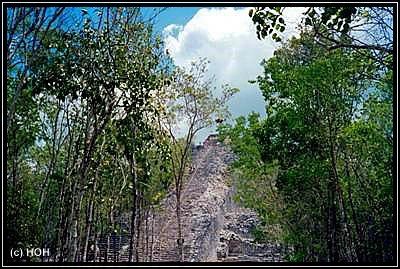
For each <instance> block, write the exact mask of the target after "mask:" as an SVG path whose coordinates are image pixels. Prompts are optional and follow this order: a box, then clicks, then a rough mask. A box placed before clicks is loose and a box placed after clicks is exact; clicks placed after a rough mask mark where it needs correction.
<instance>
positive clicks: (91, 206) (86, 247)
mask: <svg viewBox="0 0 400 269" xmlns="http://www.w3.org/2000/svg"><path fill="white" fill-rule="evenodd" d="M97 177H98V173H97V172H96V176H95V178H94V179H93V180H94V182H93V189H92V193H91V194H90V198H89V205H88V212H87V223H86V229H85V230H86V232H85V237H84V238H85V243H84V248H83V258H82V260H83V261H84V262H86V261H87V253H88V250H89V238H90V235H91V233H92V225H93V215H94V195H95V193H96V186H97Z"/></svg>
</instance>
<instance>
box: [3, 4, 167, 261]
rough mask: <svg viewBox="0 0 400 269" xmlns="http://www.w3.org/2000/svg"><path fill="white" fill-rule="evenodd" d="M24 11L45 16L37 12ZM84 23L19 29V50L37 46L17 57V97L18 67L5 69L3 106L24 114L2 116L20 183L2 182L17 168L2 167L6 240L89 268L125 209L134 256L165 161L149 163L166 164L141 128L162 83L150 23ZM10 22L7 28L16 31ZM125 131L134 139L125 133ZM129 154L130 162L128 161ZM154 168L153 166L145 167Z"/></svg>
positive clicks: (135, 16)
mask: <svg viewBox="0 0 400 269" xmlns="http://www.w3.org/2000/svg"><path fill="white" fill-rule="evenodd" d="M56 10H57V9H56ZM14 12H15V14H19V13H18V12H20V13H21V12H22V13H23V12H24V11H18V9H16V10H14ZM30 12H31V13H32V12H34V13H32V14H36V15H40V14H42V12H43V14H45V15H46V16H47V15H48V14H51V13H49V11H48V10H47V11H43V10H42V9H40V8H38V9H33V10H32V11H30ZM94 14H95V15H89V13H88V12H82V17H83V20H82V27H81V28H79V27H78V28H77V29H71V28H68V29H66V28H65V27H63V28H52V27H50V26H48V25H51V24H48V25H47V24H46V27H47V26H48V29H47V28H46V31H42V30H41V29H40V28H38V29H36V28H35V27H38V25H35V24H34V23H32V24H31V25H30V24H27V23H28V19H26V21H24V22H22V23H23V24H24V25H28V26H29V25H30V26H29V27H31V28H33V30H32V29H31V30H32V31H33V33H35V34H36V35H35V36H34V37H32V39H30V37H29V36H28V39H27V40H25V43H27V41H29V42H31V41H32V40H33V41H35V42H36V43H37V44H40V45H37V47H36V48H35V50H34V53H33V52H32V51H31V52H29V51H26V50H24V51H21V53H20V56H18V57H21V58H23V59H24V61H25V65H26V66H27V70H28V71H26V72H27V74H28V78H27V79H26V82H24V85H25V86H24V87H26V89H25V88H24V87H22V88H21V89H22V90H23V91H22V92H21V93H23V95H22V96H23V98H21V93H20V94H19V97H18V98H17V97H16V94H15V91H13V89H14V87H17V85H18V83H19V82H20V80H19V78H18V77H16V76H15V74H19V73H18V72H19V71H18V70H20V68H19V67H18V68H15V67H13V66H8V72H9V73H8V74H9V75H10V79H9V80H8V83H9V88H8V91H7V93H8V99H7V102H8V107H9V108H12V105H13V104H17V103H18V104H19V103H20V102H25V106H22V105H18V106H15V108H16V109H17V110H15V111H18V114H19V113H20V112H19V110H21V113H22V114H21V115H23V116H24V117H26V118H27V119H26V120H25V119H24V121H26V124H24V125H22V124H21V122H20V121H21V116H19V115H17V114H15V113H14V116H12V113H11V112H12V111H11V110H10V113H9V114H10V115H11V117H10V122H11V123H12V124H14V127H10V126H8V129H7V130H8V132H10V133H11V132H14V133H15V134H16V137H17V136H18V137H17V138H18V139H19V142H21V143H24V148H23V149H24V155H22V154H20V156H18V158H20V159H21V161H20V163H19V164H18V166H19V169H21V171H23V174H24V175H26V177H27V178H26V179H24V182H23V184H22V182H21V181H18V180H12V178H14V179H15V178H18V177H15V176H14V177H13V173H12V171H13V169H12V167H16V165H15V164H17V162H14V163H13V162H11V161H10V162H9V165H8V169H7V171H8V173H7V174H8V175H10V176H9V178H10V181H8V184H7V189H8V194H10V195H8V197H10V198H11V200H8V201H7V202H8V203H7V218H8V221H7V228H8V231H9V232H8V233H7V234H8V235H9V238H10V241H11V240H12V242H18V245H19V246H21V247H29V246H33V245H41V246H43V247H46V246H48V247H51V248H52V249H55V250H57V251H54V252H52V257H51V260H60V261H65V260H68V261H82V260H83V261H87V260H89V259H91V258H89V256H91V255H92V254H91V253H90V248H91V245H92V244H96V238H98V237H101V236H103V234H102V233H103V232H104V233H106V234H107V235H111V234H114V233H120V234H121V232H122V229H119V228H118V225H119V224H118V223H117V220H119V219H122V218H123V217H124V216H123V215H124V214H126V212H127V211H128V210H129V209H128V205H132V202H133V201H135V202H136V205H135V206H134V207H133V208H132V214H133V215H135V216H136V212H138V216H139V219H140V220H138V219H137V218H132V219H131V220H130V221H131V223H132V226H131V227H132V229H131V231H130V233H131V235H132V236H131V237H132V240H133V239H135V244H136V250H137V249H138V247H139V240H138V239H139V231H140V229H143V223H141V221H142V220H143V219H144V211H143V210H142V209H145V210H148V209H149V208H150V207H151V206H154V204H156V203H158V202H159V200H160V199H161V198H162V194H161V195H160V193H162V192H164V191H165V189H166V186H165V185H168V183H169V180H168V174H169V170H168V169H169V164H168V160H165V158H164V157H159V156H157V155H160V154H164V155H165V156H168V155H167V154H166V153H167V152H168V141H167V140H166V139H164V138H163V137H160V136H157V135H155V134H160V132H159V130H156V126H152V125H150V124H149V122H155V121H156V119H157V117H159V114H160V109H161V107H160V106H159V103H158V102H156V99H155V97H154V96H157V94H156V93H157V92H158V91H161V88H162V82H163V78H164V75H163V72H164V71H163V62H164V58H163V57H164V55H163V53H162V51H163V50H162V48H161V39H160V38H159V37H155V36H154V35H153V32H152V21H151V20H150V21H145V20H144V18H143V17H142V16H141V12H140V9H139V8H99V9H96V10H94ZM16 18H17V17H16V16H14V17H12V19H10V20H11V22H13V20H14V21H16V23H20V22H18V20H17V19H16ZM46 18H47V17H46ZM51 18H52V17H51ZM44 23H46V22H44ZM10 25H11V26H12V25H13V24H12V23H11V24H10ZM11 26H10V28H11V29H12V27H11ZM39 26H40V25H39ZM19 27H25V26H19ZM66 27H68V25H66ZM18 31H19V30H18ZM11 32H12V31H11ZM28 34H29V33H28ZM28 34H27V35H28ZM10 36H12V35H11V33H10ZM36 43H34V42H33V44H36ZM22 44H24V42H22ZM10 46H11V47H12V48H13V46H12V45H10ZM15 55H17V54H15ZM16 59H19V58H16ZM13 68H14V69H13ZM15 70H17V71H15ZM17 88H18V87H17ZM14 100H17V101H18V102H17V103H15V102H14ZM13 102H14V103H13ZM25 110H26V111H25ZM35 117H36V118H35ZM17 127H18V128H17ZM131 127H132V128H133V129H134V130H136V131H135V132H134V133H129V131H130V130H132V129H131ZM14 130H15V131H14ZM119 132H121V133H119ZM122 132H127V133H122ZM24 140H25V141H24ZM27 140H29V141H27ZM7 142H8V145H9V146H10V147H9V149H10V150H12V151H14V149H15V151H14V153H15V152H17V153H18V152H21V150H20V149H19V147H20V146H19V142H18V141H15V140H11V139H9V140H8V141H7ZM131 146H132V147H131ZM141 147H142V148H143V149H145V151H144V152H142V148H141ZM13 148H14V149H13ZM104 152H105V153H104ZM14 153H11V151H10V152H9V153H8V154H11V155H12V156H14V155H15V154H14ZM132 155H133V156H135V158H139V160H138V161H137V162H134V161H131V162H130V158H129V157H130V156H132ZM18 158H17V157H16V158H15V160H17V159H18ZM155 159H157V160H160V161H162V162H164V163H163V165H156V166H155V168H152V167H150V164H151V163H153V162H154V160H155ZM129 169H131V170H129ZM14 171H15V170H14ZM125 171H133V172H134V173H135V175H136V176H137V178H132V179H131V182H130V183H129V184H128V182H127V181H128V176H129V175H130V173H127V172H125ZM19 173H20V172H18V173H14V175H17V174H19ZM31 175H33V176H31ZM28 179H29V180H28ZM161 180H162V181H163V183H160V181H161ZM12 182H15V183H16V185H18V184H21V186H20V187H19V188H18V190H17V191H15V193H19V195H20V196H19V197H17V196H16V195H11V194H12V193H13V192H14V190H13V188H12V187H13V183H12ZM18 182H20V183H18ZM144 186H147V187H144ZM152 194H157V195H158V198H157V199H155V198H152ZM135 195H136V197H135ZM115 196H118V198H115ZM132 196H133V197H132ZM144 197H145V198H144ZM144 199H146V201H145V200H144ZM21 202H23V203H26V204H31V205H32V206H30V207H28V208H27V209H26V212H23V215H24V216H26V217H24V218H17V217H16V209H17V208H18V205H20V203H21ZM119 210H121V212H118V211H119ZM16 222H17V224H18V225H16ZM28 223H37V225H28ZM19 224H21V227H20V226H19ZM146 225H147V224H146ZM18 229H19V231H21V230H22V229H23V231H24V232H23V233H20V232H19V231H18ZM25 232H26V233H25ZM27 233H29V235H30V236H26V234H27ZM19 235H20V236H19ZM134 235H138V237H137V238H133V236H134ZM132 242H133V241H132ZM136 253H137V251H136ZM106 255H107V254H106ZM138 259H139V257H138V255H136V260H138Z"/></svg>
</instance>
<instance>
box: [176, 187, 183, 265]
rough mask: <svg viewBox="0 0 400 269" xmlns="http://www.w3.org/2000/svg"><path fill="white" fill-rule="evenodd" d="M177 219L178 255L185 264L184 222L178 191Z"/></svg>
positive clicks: (178, 192) (178, 191)
mask: <svg viewBox="0 0 400 269" xmlns="http://www.w3.org/2000/svg"><path fill="white" fill-rule="evenodd" d="M176 219H177V222H178V242H177V244H178V255H179V261H180V262H183V261H184V257H183V242H182V220H181V192H180V190H179V189H178V190H177V192H176Z"/></svg>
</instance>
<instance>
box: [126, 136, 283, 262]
mask: <svg viewBox="0 0 400 269" xmlns="http://www.w3.org/2000/svg"><path fill="white" fill-rule="evenodd" d="M192 157H193V166H192V168H191V169H190V174H189V179H188V181H187V182H186V183H185V184H184V187H183V192H182V202H181V205H182V233H183V239H184V242H183V248H184V261H189V262H203V261H221V262H224V261H257V262H260V261H261V262H277V261H283V258H284V257H283V248H282V247H281V246H280V245H279V244H273V243H270V244H258V243H255V242H254V240H253V239H252V238H251V230H252V229H253V228H254V227H255V226H256V225H257V224H258V223H259V220H258V219H257V215H256V213H255V212H253V211H251V210H249V209H244V208H241V207H239V206H238V205H236V204H235V203H234V202H233V201H232V196H233V194H234V190H233V188H232V187H230V186H229V184H228V181H229V174H228V173H227V171H228V167H229V164H230V163H231V162H232V161H233V160H234V155H233V153H232V152H231V151H230V150H228V149H227V147H225V146H223V145H221V144H220V143H219V142H217V139H216V136H213V135H211V136H209V138H208V139H207V140H206V141H205V142H204V145H203V146H196V147H195V148H194V149H193V155H192ZM175 204H176V201H175V195H174V193H173V191H171V192H170V193H169V194H168V195H167V197H166V198H165V199H164V201H163V202H162V205H161V208H162V211H161V212H160V213H159V214H158V215H157V216H156V217H155V219H154V221H155V227H156V231H155V234H154V236H155V243H154V246H153V253H152V261H156V262H157V261H178V258H179V255H178V249H177V238H178V237H177V231H178V227H177V221H176V214H175ZM125 256H126V255H125Z"/></svg>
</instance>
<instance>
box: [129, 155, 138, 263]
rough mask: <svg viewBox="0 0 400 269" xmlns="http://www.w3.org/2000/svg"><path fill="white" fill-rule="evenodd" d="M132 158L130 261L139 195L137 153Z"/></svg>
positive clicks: (131, 258) (130, 260) (130, 258)
mask: <svg viewBox="0 0 400 269" xmlns="http://www.w3.org/2000/svg"><path fill="white" fill-rule="evenodd" d="M131 157H132V159H131V160H130V162H129V163H130V172H131V176H132V200H133V202H132V208H131V211H132V212H131V213H132V216H131V229H130V232H131V233H130V238H129V262H132V261H133V243H134V238H135V221H136V200H137V195H136V177H137V174H136V159H135V155H134V154H132V156H131Z"/></svg>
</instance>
